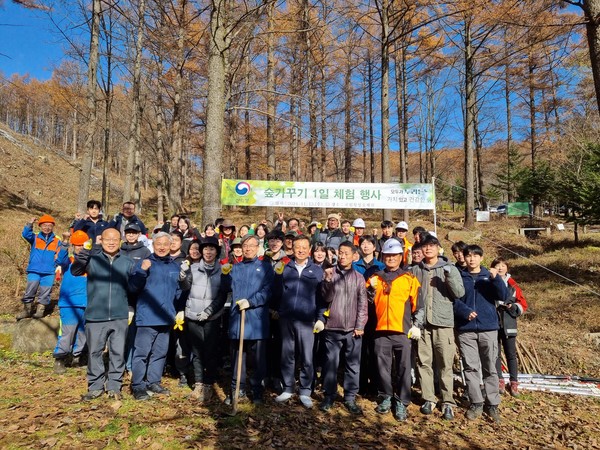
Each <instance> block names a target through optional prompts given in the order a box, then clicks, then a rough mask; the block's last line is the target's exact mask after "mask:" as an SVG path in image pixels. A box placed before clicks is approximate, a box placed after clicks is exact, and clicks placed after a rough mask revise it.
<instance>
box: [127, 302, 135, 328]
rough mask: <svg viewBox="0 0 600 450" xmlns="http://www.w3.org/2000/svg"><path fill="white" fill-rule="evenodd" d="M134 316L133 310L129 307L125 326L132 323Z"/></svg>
mask: <svg viewBox="0 0 600 450" xmlns="http://www.w3.org/2000/svg"><path fill="white" fill-rule="evenodd" d="M134 315H135V310H134V309H133V307H132V306H130V307H129V313H128V314H127V325H131V322H133V316H134Z"/></svg>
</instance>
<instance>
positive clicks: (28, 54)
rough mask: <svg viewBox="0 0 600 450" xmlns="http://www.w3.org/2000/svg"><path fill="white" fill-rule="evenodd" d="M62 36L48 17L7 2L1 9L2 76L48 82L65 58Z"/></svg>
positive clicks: (0, 65) (6, 0)
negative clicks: (25, 75)
mask: <svg viewBox="0 0 600 450" xmlns="http://www.w3.org/2000/svg"><path fill="white" fill-rule="evenodd" d="M63 57H64V56H63V49H62V43H61V42H60V36H59V35H58V34H57V33H56V29H55V28H54V26H53V25H52V22H51V21H50V20H49V18H48V16H47V14H46V13H44V12H43V11H32V10H28V9H26V8H23V7H22V6H19V5H15V4H13V3H12V2H11V1H10V0H5V2H4V5H3V6H2V7H0V72H2V74H3V75H4V76H5V77H10V76H11V75H12V74H14V73H18V74H20V75H24V74H26V73H28V74H29V75H30V76H32V77H34V78H37V79H39V80H47V79H49V78H50V77H51V76H52V68H53V66H55V65H58V63H59V62H60V60H61V59H62V58H63Z"/></svg>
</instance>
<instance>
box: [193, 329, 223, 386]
mask: <svg viewBox="0 0 600 450" xmlns="http://www.w3.org/2000/svg"><path fill="white" fill-rule="evenodd" d="M219 330H220V323H219V321H218V320H207V321H204V322H198V321H196V320H188V321H187V322H186V328H184V331H185V335H186V341H187V345H188V347H189V348H190V350H191V352H192V354H193V355H194V357H193V358H192V366H193V368H194V382H195V383H203V384H212V383H214V382H215V381H217V369H218V344H219Z"/></svg>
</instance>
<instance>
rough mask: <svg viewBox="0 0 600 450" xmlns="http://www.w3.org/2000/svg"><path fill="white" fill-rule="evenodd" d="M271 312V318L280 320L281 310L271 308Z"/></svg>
mask: <svg viewBox="0 0 600 450" xmlns="http://www.w3.org/2000/svg"><path fill="white" fill-rule="evenodd" d="M269 312H270V313H271V319H273V320H279V312H278V311H276V310H274V309H271V310H269Z"/></svg>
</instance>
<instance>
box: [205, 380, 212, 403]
mask: <svg viewBox="0 0 600 450" xmlns="http://www.w3.org/2000/svg"><path fill="white" fill-rule="evenodd" d="M203 386H204V387H203V388H202V390H203V392H204V400H203V401H204V402H205V403H206V402H208V401H210V399H211V398H212V397H213V392H214V391H213V387H212V384H205V385H203Z"/></svg>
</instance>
